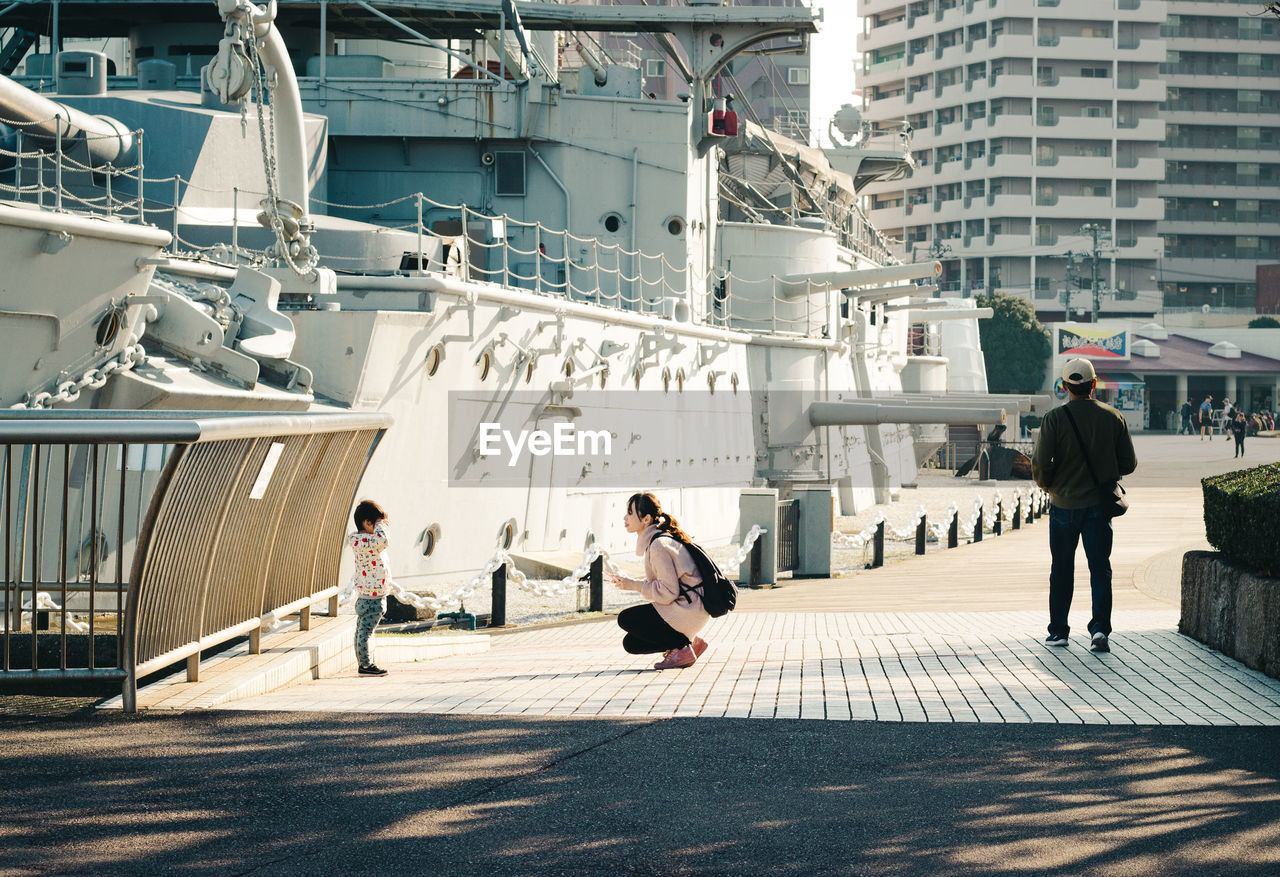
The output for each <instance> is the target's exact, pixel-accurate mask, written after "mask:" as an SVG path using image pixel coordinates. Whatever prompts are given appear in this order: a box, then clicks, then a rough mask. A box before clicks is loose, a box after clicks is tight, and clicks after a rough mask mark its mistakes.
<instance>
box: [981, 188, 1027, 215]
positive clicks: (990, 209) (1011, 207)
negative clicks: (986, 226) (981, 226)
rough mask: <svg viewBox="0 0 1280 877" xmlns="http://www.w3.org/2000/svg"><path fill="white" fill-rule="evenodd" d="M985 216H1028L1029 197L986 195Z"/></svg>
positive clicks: (993, 193)
mask: <svg viewBox="0 0 1280 877" xmlns="http://www.w3.org/2000/svg"><path fill="white" fill-rule="evenodd" d="M986 201H987V209H986V211H985V213H986V215H987V216H1030V215H1031V207H1032V205H1031V195H1029V194H1021V195H1006V194H1003V193H1001V194H996V193H995V192H988V193H987V199H986Z"/></svg>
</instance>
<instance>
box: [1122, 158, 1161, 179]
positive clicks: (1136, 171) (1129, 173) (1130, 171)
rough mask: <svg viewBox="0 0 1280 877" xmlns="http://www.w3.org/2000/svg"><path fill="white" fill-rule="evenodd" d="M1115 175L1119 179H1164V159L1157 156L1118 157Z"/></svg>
mask: <svg viewBox="0 0 1280 877" xmlns="http://www.w3.org/2000/svg"><path fill="white" fill-rule="evenodd" d="M1115 165H1116V169H1115V176H1116V179H1117V180H1154V181H1156V182H1160V181H1161V180H1163V179H1164V159H1163V158H1158V157H1155V156H1149V157H1145V158H1118V159H1116V163H1115Z"/></svg>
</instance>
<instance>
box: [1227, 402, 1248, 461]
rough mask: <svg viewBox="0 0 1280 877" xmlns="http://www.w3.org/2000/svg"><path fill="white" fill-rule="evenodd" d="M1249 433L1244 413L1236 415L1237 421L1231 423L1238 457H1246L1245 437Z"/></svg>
mask: <svg viewBox="0 0 1280 877" xmlns="http://www.w3.org/2000/svg"><path fill="white" fill-rule="evenodd" d="M1248 432H1249V424H1248V422H1247V421H1246V420H1245V419H1244V412H1243V411H1240V412H1237V413H1236V419H1235V420H1233V421H1231V435H1232V436H1233V437H1234V438H1235V440H1236V456H1237V457H1243V456H1244V437H1245V436H1246V435H1247V434H1248Z"/></svg>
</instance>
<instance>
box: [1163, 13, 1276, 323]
mask: <svg viewBox="0 0 1280 877" xmlns="http://www.w3.org/2000/svg"><path fill="white" fill-rule="evenodd" d="M1165 6H1166V7H1167V9H1168V20H1167V21H1166V22H1165V24H1164V27H1163V28H1162V33H1163V35H1164V38H1165V40H1166V41H1167V42H1168V46H1169V54H1168V58H1167V60H1166V61H1165V64H1164V65H1163V67H1162V68H1161V72H1162V74H1163V77H1164V80H1165V82H1166V83H1167V84H1168V89H1169V91H1168V96H1167V98H1166V100H1165V102H1164V105H1163V115H1164V119H1165V121H1166V122H1167V123H1168V126H1169V130H1168V138H1167V139H1166V141H1165V147H1164V158H1165V162H1166V163H1165V177H1164V182H1163V184H1162V185H1161V186H1160V193H1161V195H1162V196H1163V197H1164V219H1163V221H1162V222H1161V223H1160V234H1161V236H1162V237H1163V238H1164V259H1163V261H1162V263H1161V266H1160V280H1161V288H1162V290H1163V291H1164V301H1165V304H1166V305H1167V306H1170V307H1191V308H1196V307H1203V306H1205V305H1208V306H1209V307H1211V308H1214V309H1219V308H1225V309H1238V310H1247V311H1252V310H1253V309H1254V305H1255V301H1256V295H1257V289H1256V286H1255V271H1256V266H1257V264H1258V263H1259V262H1280V42H1278V41H1277V39H1276V37H1277V36H1280V21H1277V20H1276V19H1275V18H1274V17H1273V16H1270V15H1265V14H1260V12H1261V7H1262V4H1260V3H1257V2H1254V0H1239V2H1235V0H1218V2H1208V0H1194V2H1193V0H1168V2H1167V3H1166V4H1165Z"/></svg>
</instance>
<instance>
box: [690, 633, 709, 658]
mask: <svg viewBox="0 0 1280 877" xmlns="http://www.w3.org/2000/svg"><path fill="white" fill-rule="evenodd" d="M692 645H693V656H694V657H695V658H701V657H702V653H703V652H705V651H706V650H707V646H708V645H710V643H708V642H707V641H706V640H705V639H703V638H702V637H700V636H695V637H694V638H693V643H692Z"/></svg>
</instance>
